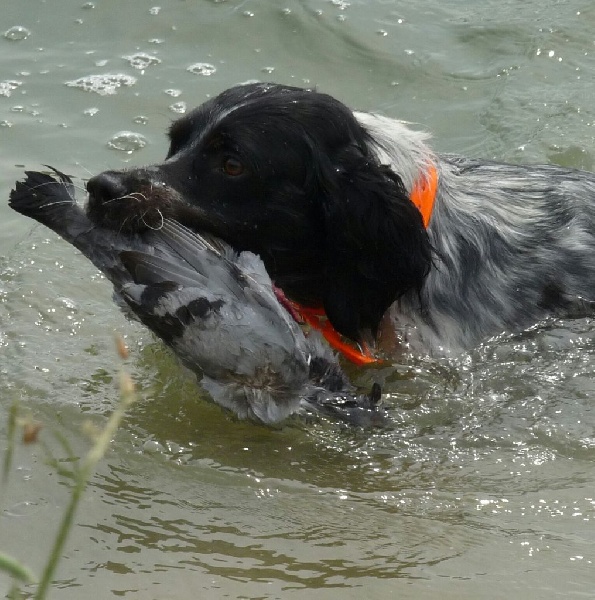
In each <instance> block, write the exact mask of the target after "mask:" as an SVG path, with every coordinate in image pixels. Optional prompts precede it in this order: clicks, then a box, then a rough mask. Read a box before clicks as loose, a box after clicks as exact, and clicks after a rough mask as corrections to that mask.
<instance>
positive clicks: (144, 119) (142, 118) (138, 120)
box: [133, 115, 149, 125]
mask: <svg viewBox="0 0 595 600" xmlns="http://www.w3.org/2000/svg"><path fill="white" fill-rule="evenodd" d="M133 120H134V122H135V123H136V124H137V125H146V124H147V123H148V122H149V117H145V115H138V116H136V117H134V119H133Z"/></svg>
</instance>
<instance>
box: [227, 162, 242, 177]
mask: <svg viewBox="0 0 595 600" xmlns="http://www.w3.org/2000/svg"><path fill="white" fill-rule="evenodd" d="M223 172H224V173H225V174H226V175H229V176H230V177H237V176H238V175H241V174H242V173H243V172H244V165H243V164H242V163H241V162H240V161H239V160H238V159H237V158H232V157H228V158H226V159H225V160H224V161H223Z"/></svg>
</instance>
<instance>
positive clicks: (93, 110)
mask: <svg viewBox="0 0 595 600" xmlns="http://www.w3.org/2000/svg"><path fill="white" fill-rule="evenodd" d="M98 112H99V109H98V108H97V107H95V106H92V107H91V108H86V109H85V110H84V111H83V114H84V115H85V116H86V117H94V116H95V115H96V114H97V113H98Z"/></svg>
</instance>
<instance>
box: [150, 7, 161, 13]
mask: <svg viewBox="0 0 595 600" xmlns="http://www.w3.org/2000/svg"><path fill="white" fill-rule="evenodd" d="M160 12H161V6H153V8H150V9H149V14H150V15H158V14H159V13H160Z"/></svg>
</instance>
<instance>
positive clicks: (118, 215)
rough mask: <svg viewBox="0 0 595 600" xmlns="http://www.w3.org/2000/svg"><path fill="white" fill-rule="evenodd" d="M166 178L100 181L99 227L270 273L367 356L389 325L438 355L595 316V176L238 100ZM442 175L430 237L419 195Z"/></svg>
mask: <svg viewBox="0 0 595 600" xmlns="http://www.w3.org/2000/svg"><path fill="white" fill-rule="evenodd" d="M169 137H170V148H169V151H168V154H167V157H166V159H165V161H164V162H163V163H160V164H157V165H152V166H149V167H144V168H137V169H129V170H125V171H106V172H104V173H101V174H99V175H97V176H96V177H93V178H92V179H90V180H89V182H88V184H87V188H88V191H89V202H88V208H87V211H88V215H89V217H90V218H91V219H92V220H93V221H94V222H95V223H97V224H99V225H101V226H106V227H109V228H112V229H116V230H122V231H129V232H138V231H143V230H146V229H149V228H152V229H158V228H159V227H160V226H161V224H162V223H163V221H164V219H168V218H174V219H176V220H178V221H180V222H181V223H183V224H184V225H186V226H187V227H189V228H191V229H193V230H195V231H199V232H203V231H206V232H209V233H212V234H215V235H217V236H219V237H221V238H222V239H224V240H226V241H227V242H228V243H229V244H231V245H232V246H233V247H234V248H235V249H237V250H239V251H241V250H250V251H252V252H254V253H256V254H258V255H260V257H261V258H262V260H263V261H264V264H265V266H266V268H267V271H268V273H269V274H270V276H271V278H272V279H273V281H274V282H275V284H276V285H277V286H279V287H280V288H282V290H283V291H284V292H285V294H286V295H287V296H288V297H290V298H292V299H294V300H296V301H299V302H301V303H303V304H306V305H313V306H317V305H322V306H323V307H324V309H325V311H326V314H327V316H328V318H329V319H330V321H331V322H332V323H333V325H334V326H335V328H336V329H337V330H338V331H339V332H340V333H342V334H344V335H345V336H347V337H349V338H351V339H353V340H355V341H358V342H362V341H370V340H372V339H374V338H375V337H376V336H377V333H378V330H379V327H380V324H381V322H382V323H383V327H385V324H386V322H387V319H388V317H390V318H391V319H392V321H390V322H391V324H392V325H393V326H394V328H395V329H396V330H397V331H399V333H400V336H401V339H402V340H405V341H410V342H411V343H412V344H419V347H420V349H425V350H459V349H463V348H469V347H471V346H473V345H475V344H477V343H478V342H480V341H481V340H483V339H485V338H486V337H489V336H491V335H494V334H497V333H500V332H501V331H518V330H522V329H524V328H526V327H528V326H530V325H532V324H534V323H536V322H537V321H539V320H541V319H543V318H544V317H546V316H548V315H551V314H572V315H573V316H576V315H578V314H585V313H588V312H591V308H592V307H591V301H592V300H594V299H595V236H594V232H595V175H593V174H591V173H587V172H583V171H578V170H571V169H564V168H561V167H557V166H521V165H509V164H499V163H495V162H488V161H482V160H471V159H467V158H463V157H460V156H451V155H438V154H435V153H434V152H433V151H432V150H431V148H430V147H429V145H428V143H427V140H428V136H427V134H425V133H423V132H419V131H414V130H412V129H410V128H408V127H407V126H406V125H404V124H403V123H401V122H399V121H396V120H394V119H390V118H386V117H382V116H378V115H372V114H367V113H358V112H352V111H351V110H350V109H349V108H347V107H346V106H345V105H344V104H342V103H341V102H339V101H338V100H336V99H334V98H332V97H331V96H328V95H326V94H322V93H319V92H317V91H312V90H305V89H301V88H295V87H289V86H283V85H276V84H250V85H243V86H237V87H233V88H231V89H229V90H226V91H224V92H223V93H221V94H220V95H218V96H217V97H215V98H213V99H211V100H209V101H207V102H205V103H204V104H203V105H201V106H199V107H198V108H196V109H195V110H193V111H192V112H190V113H189V114H187V115H185V116H184V117H182V118H181V119H179V120H177V121H175V122H174V123H173V125H172V126H171V128H170V131H169ZM429 165H433V166H434V167H435V168H436V170H437V172H438V189H437V194H436V199H435V204H434V210H433V214H432V217H431V221H430V224H429V227H428V228H427V229H426V228H425V227H424V224H423V222H422V218H421V215H420V213H419V211H418V210H417V208H416V207H415V206H414V204H413V203H412V201H411V200H410V193H411V191H412V189H413V187H414V186H415V184H416V182H417V181H419V180H420V178H423V177H424V174H425V173H426V172H427V169H428V167H429Z"/></svg>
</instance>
